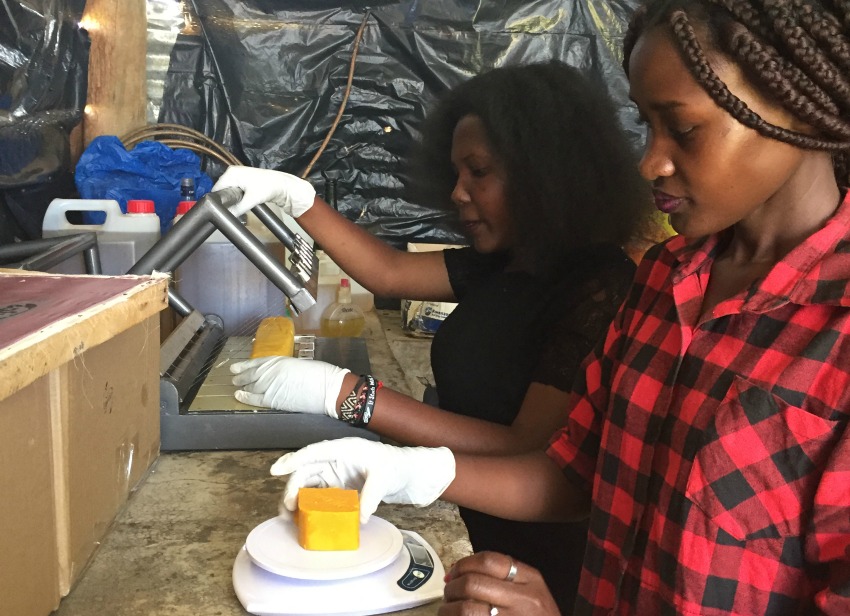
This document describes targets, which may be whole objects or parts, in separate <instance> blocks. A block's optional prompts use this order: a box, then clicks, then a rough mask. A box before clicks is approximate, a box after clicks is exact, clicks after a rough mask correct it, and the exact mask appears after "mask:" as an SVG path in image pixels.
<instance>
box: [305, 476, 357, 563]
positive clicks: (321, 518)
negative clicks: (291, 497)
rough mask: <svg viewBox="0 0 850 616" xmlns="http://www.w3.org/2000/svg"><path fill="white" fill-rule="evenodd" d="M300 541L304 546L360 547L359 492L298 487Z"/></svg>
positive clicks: (325, 548)
mask: <svg viewBox="0 0 850 616" xmlns="http://www.w3.org/2000/svg"><path fill="white" fill-rule="evenodd" d="M295 520H296V523H297V524H298V544H299V545H300V546H301V547H302V548H304V549H305V550H324V551H330V550H356V549H357V548H359V547H360V495H359V494H358V493H357V490H343V489H341V488H300V489H299V490H298V513H297V515H296V516H295Z"/></svg>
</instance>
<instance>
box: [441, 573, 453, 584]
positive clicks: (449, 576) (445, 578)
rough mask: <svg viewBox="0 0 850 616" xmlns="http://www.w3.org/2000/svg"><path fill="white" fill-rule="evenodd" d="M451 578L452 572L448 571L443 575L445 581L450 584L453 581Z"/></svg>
mask: <svg viewBox="0 0 850 616" xmlns="http://www.w3.org/2000/svg"><path fill="white" fill-rule="evenodd" d="M451 579H452V574H451V573H447V574H446V575H444V576H443V583H445V584H448V583H449V582H450V581H451Z"/></svg>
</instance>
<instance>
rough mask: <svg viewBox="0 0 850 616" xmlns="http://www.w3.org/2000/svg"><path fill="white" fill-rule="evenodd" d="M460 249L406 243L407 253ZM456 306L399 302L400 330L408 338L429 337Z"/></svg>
mask: <svg viewBox="0 0 850 616" xmlns="http://www.w3.org/2000/svg"><path fill="white" fill-rule="evenodd" d="M449 248H461V246H458V245H456V244H418V243H412V242H408V244H407V252H431V251H435V250H446V249H449ZM455 306H457V304H456V303H453V302H429V301H422V300H410V299H402V300H401V329H402V331H404V332H405V333H406V334H408V335H410V336H422V337H431V336H433V335H434V334H435V333H437V329H439V327H440V325H441V324H442V322H443V321H445V320H446V317H447V316H449V315H450V314H451V313H452V311H453V310H454V309H455Z"/></svg>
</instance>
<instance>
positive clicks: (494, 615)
mask: <svg viewBox="0 0 850 616" xmlns="http://www.w3.org/2000/svg"><path fill="white" fill-rule="evenodd" d="M490 616H499V608H497V607H496V606H495V605H491V606H490Z"/></svg>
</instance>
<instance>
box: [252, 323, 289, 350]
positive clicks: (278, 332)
mask: <svg viewBox="0 0 850 616" xmlns="http://www.w3.org/2000/svg"><path fill="white" fill-rule="evenodd" d="M294 350H295V324H294V323H293V322H292V319H290V318H289V317H268V318H265V319H263V320H262V321H260V326H259V327H258V328H257V333H256V334H255V336H254V346H253V348H252V349H251V359H254V358H255V357H269V356H270V355H286V356H288V357H292V353H293V351H294Z"/></svg>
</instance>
